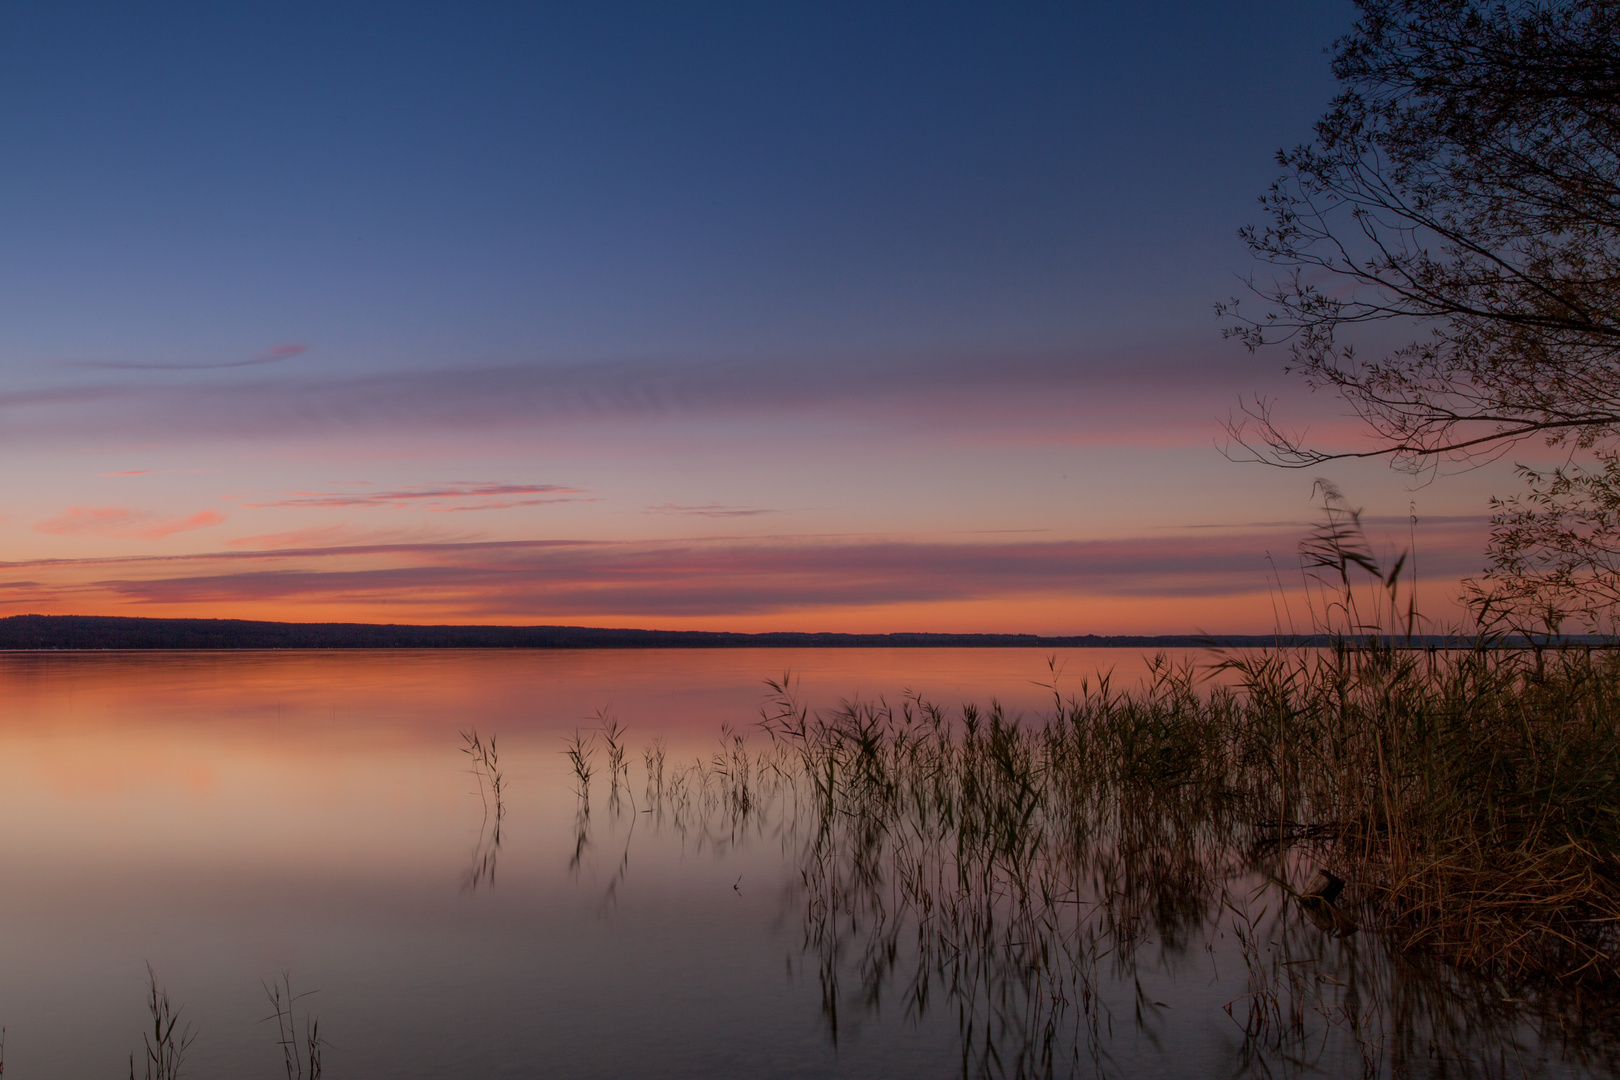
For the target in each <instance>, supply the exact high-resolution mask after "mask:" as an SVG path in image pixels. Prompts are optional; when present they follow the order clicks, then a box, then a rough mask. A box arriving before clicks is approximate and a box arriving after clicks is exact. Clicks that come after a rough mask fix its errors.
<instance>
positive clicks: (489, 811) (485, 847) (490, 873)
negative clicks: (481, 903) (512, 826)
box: [461, 729, 506, 892]
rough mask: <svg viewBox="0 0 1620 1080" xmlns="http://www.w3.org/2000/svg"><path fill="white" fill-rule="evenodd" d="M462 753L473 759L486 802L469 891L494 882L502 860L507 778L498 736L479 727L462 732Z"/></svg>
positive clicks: (466, 882) (466, 881)
mask: <svg viewBox="0 0 1620 1080" xmlns="http://www.w3.org/2000/svg"><path fill="white" fill-rule="evenodd" d="M461 752H462V753H464V754H466V755H467V756H468V758H470V759H471V761H472V768H471V770H470V771H471V772H472V774H473V778H474V779H475V780H476V781H477V783H478V798H479V801H480V802H481V803H482V804H483V808H484V816H483V819H482V820H481V821H480V822H479V826H478V841H477V842H476V843H475V844H474V845H473V853H472V863H471V865H470V866H469V867H468V869H467V873H466V876H465V877H464V879H463V886H464V887H465V888H466V889H467V891H469V892H476V891H477V890H478V889H479V887H480V886H482V885H485V884H488V885H490V886H493V885H494V884H495V870H496V867H497V866H498V864H499V862H500V854H501V823H502V822H503V821H504V820H505V819H506V797H505V791H506V778H505V776H504V775H502V773H501V758H500V752H499V750H498V748H497V746H496V737H495V736H493V735H491V736H490V737H489V739H488V740H485V739H483V738H482V737H481V736H480V735H479V734H478V731H477V729H469V730H467V731H463V732H462V733H461Z"/></svg>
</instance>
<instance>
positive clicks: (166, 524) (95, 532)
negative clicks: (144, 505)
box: [34, 506, 225, 540]
mask: <svg viewBox="0 0 1620 1080" xmlns="http://www.w3.org/2000/svg"><path fill="white" fill-rule="evenodd" d="M224 520H225V515H223V514H219V513H216V512H214V511H213V510H203V511H200V512H198V513H195V514H192V515H191V516H190V517H186V518H160V517H155V516H153V515H152V514H150V513H148V512H147V511H144V510H130V509H128V508H126V507H122V506H70V507H68V508H67V509H66V510H64V511H62V512H61V513H60V514H58V515H56V516H55V517H53V518H47V519H46V520H44V521H41V522H39V523H38V524H36V525H35V526H34V529H35V530H36V531H38V532H42V533H50V534H51V535H52V536H113V537H118V538H120V539H134V540H160V539H162V538H163V537H165V536H172V535H174V534H175V533H180V532H189V531H190V530H192V529H206V528H208V527H209V526H210V525H218V524H220V523H221V522H223V521H224Z"/></svg>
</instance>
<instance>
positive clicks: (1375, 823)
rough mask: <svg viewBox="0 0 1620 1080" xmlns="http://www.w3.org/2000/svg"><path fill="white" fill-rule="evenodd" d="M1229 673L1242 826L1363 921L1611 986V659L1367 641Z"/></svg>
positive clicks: (1435, 945)
mask: <svg viewBox="0 0 1620 1080" xmlns="http://www.w3.org/2000/svg"><path fill="white" fill-rule="evenodd" d="M1229 664H1230V666H1231V667H1232V668H1233V669H1234V670H1236V671H1237V672H1238V674H1239V675H1240V676H1241V680H1242V681H1241V694H1242V699H1241V702H1240V704H1239V705H1238V707H1237V709H1236V711H1235V712H1234V718H1235V719H1238V720H1239V723H1238V724H1237V725H1236V727H1235V728H1234V730H1233V732H1232V738H1233V740H1234V742H1235V745H1236V746H1237V752H1238V762H1237V763H1238V764H1239V765H1240V766H1241V768H1240V769H1239V770H1238V772H1237V775H1236V776H1235V779H1236V781H1237V784H1238V786H1240V787H1241V789H1242V791H1243V794H1244V798H1245V801H1246V803H1247V804H1248V805H1249V806H1251V807H1252V808H1253V809H1254V811H1255V823H1256V825H1259V826H1263V827H1271V828H1273V829H1275V830H1277V834H1278V836H1279V839H1289V838H1296V837H1298V838H1305V839H1307V840H1308V843H1309V844H1310V845H1312V846H1313V847H1314V848H1315V850H1316V851H1317V852H1318V853H1319V854H1320V857H1321V858H1323V859H1324V860H1326V861H1328V862H1329V863H1330V864H1331V865H1332V866H1334V867H1335V868H1336V869H1337V870H1338V871H1339V872H1340V873H1341V874H1342V875H1343V876H1345V877H1346V878H1347V879H1348V880H1349V881H1350V882H1351V883H1352V885H1353V886H1355V887H1356V889H1355V893H1356V894H1357V896H1358V899H1359V901H1360V903H1361V905H1362V907H1363V909H1364V910H1365V911H1366V913H1367V917H1368V918H1369V919H1371V920H1372V921H1373V922H1374V923H1375V924H1376V925H1378V926H1380V927H1382V928H1384V929H1387V930H1388V931H1390V932H1391V933H1393V934H1395V935H1396V936H1397V937H1398V938H1399V940H1400V941H1401V943H1402V944H1403V945H1404V946H1405V947H1408V948H1416V949H1423V950H1426V951H1430V952H1434V953H1436V954H1438V955H1441V956H1444V957H1445V958H1447V959H1448V960H1451V961H1453V962H1455V963H1457V964H1459V965H1460V966H1463V967H1465V968H1470V969H1475V970H1480V971H1483V972H1486V973H1488V974H1491V975H1493V976H1495V977H1499V978H1503V979H1507V980H1510V981H1511V980H1518V979H1523V978H1527V977H1529V978H1545V979H1555V980H1565V981H1568V980H1580V981H1584V982H1588V983H1597V984H1602V983H1609V984H1620V656H1617V655H1616V654H1614V653H1612V652H1608V651H1595V652H1594V651H1592V650H1589V649H1586V648H1574V647H1571V648H1565V649H1561V650H1541V651H1539V652H1533V651H1531V650H1528V649H1526V650H1510V649H1486V648H1476V649H1473V650H1469V651H1434V652H1430V651H1414V650H1405V649H1399V648H1395V647H1392V646H1390V645H1387V644H1382V643H1379V642H1376V641H1374V642H1366V643H1362V644H1360V645H1358V646H1356V647H1351V646H1348V645H1345V646H1341V647H1339V648H1336V649H1333V650H1328V651H1322V652H1303V651H1299V652H1287V651H1284V652H1277V653H1268V654H1264V655H1261V656H1258V657H1251V658H1239V659H1233V660H1231V661H1229ZM1268 803H1269V804H1270V805H1272V806H1274V807H1275V808H1276V812H1275V814H1274V815H1272V816H1271V817H1270V819H1269V820H1268V819H1267V818H1266V817H1265V815H1264V808H1265V807H1266V806H1267V804H1268Z"/></svg>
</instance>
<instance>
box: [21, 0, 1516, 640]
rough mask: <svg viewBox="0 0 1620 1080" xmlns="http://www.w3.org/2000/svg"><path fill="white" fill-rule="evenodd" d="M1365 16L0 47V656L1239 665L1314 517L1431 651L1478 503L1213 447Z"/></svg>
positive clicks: (290, 13)
mask: <svg viewBox="0 0 1620 1080" xmlns="http://www.w3.org/2000/svg"><path fill="white" fill-rule="evenodd" d="M1352 19H1353V8H1352V7H1351V5H1350V4H1348V3H1342V2H1338V0H1329V2H1322V3H1315V4H1297V3H1284V2H1256V3H1245V4H1230V5H1213V4H1207V3H1194V2H1190V0H1180V2H1163V3H1141V4H1102V3H1040V2H1031V3H1020V4H983V3H981V4H956V3H937V2H936V3H926V4H924V3H916V4H908V3H876V4H874V3H863V4H838V3H826V2H822V3H815V4H794V3H776V4H725V3H705V4H685V3H662V4H636V3H613V2H599V3H592V4H575V5H560V4H559V5H538V4H501V3H464V4H456V5H449V4H413V3H407V2H393V3H388V4H381V3H375V4H360V3H343V2H323V3H307V4H303V3H282V4H275V5H249V4H203V3H198V4H176V3H161V2H154V3H150V4H140V5H132V4H126V3H105V4H89V3H75V2H73V0H62V2H53V3H50V4H44V3H32V4H10V5H5V6H3V7H0V145H3V146H5V147H6V150H5V152H4V153H3V154H0V461H3V462H4V465H5V469H4V474H3V475H4V479H3V481H0V482H3V484H4V493H5V498H4V499H3V501H0V614H20V613H25V612H40V613H53V614H68V613H78V614H110V615H146V616H201V617H218V618H267V619H286V620H295V621H383V622H414V623H473V622H476V623H516V624H529V623H543V624H570V625H594V626H639V627H660V628H671V629H727V630H743V631H751V630H805V631H862V632H881V631H954V632H1030V633H1048V634H1085V633H1097V634H1108V633H1189V632H1194V631H1198V630H1203V631H1209V632H1226V633H1243V632H1255V633H1265V632H1269V631H1271V630H1274V629H1278V628H1280V627H1284V626H1286V625H1290V624H1292V623H1293V622H1294V621H1296V620H1299V619H1300V618H1301V617H1302V616H1301V613H1300V611H1298V610H1295V607H1296V606H1297V602H1298V597H1297V596H1295V597H1293V598H1292V601H1291V599H1290V594H1291V593H1292V592H1293V591H1294V590H1295V589H1296V586H1297V584H1298V580H1299V573H1298V570H1297V556H1296V548H1297V544H1298V541H1299V539H1300V537H1301V536H1302V535H1303V533H1304V532H1305V530H1306V529H1307V528H1308V527H1309V525H1310V524H1311V523H1312V522H1313V521H1314V520H1316V516H1317V511H1316V510H1315V509H1314V508H1313V492H1314V490H1315V488H1314V485H1315V483H1316V481H1317V480H1318V479H1327V480H1330V481H1332V482H1334V483H1336V484H1338V485H1339V486H1340V487H1341V488H1342V489H1343V490H1344V491H1345V493H1346V495H1347V496H1348V497H1349V499H1350V500H1351V502H1352V503H1353V504H1354V505H1356V506H1360V507H1365V509H1366V519H1365V520H1366V522H1367V525H1368V530H1369V533H1370V534H1371V536H1372V538H1373V544H1374V547H1375V548H1376V549H1377V550H1379V551H1380V552H1388V553H1390V554H1393V553H1395V552H1396V551H1397V550H1399V549H1402V548H1404V547H1406V546H1409V545H1414V544H1415V546H1416V549H1417V551H1418V567H1419V571H1420V578H1419V580H1420V582H1422V583H1423V585H1422V588H1423V589H1424V590H1426V591H1424V592H1423V593H1421V594H1420V601H1421V603H1422V604H1423V605H1424V606H1425V608H1426V610H1428V611H1429V612H1430V613H1431V615H1432V616H1433V617H1434V618H1436V619H1439V620H1445V619H1447V618H1452V617H1454V615H1455V612H1456V609H1455V607H1454V605H1453V603H1452V597H1453V595H1454V593H1455V591H1456V584H1455V583H1456V581H1457V580H1458V579H1459V578H1460V577H1462V576H1464V575H1467V574H1469V573H1472V572H1474V571H1477V570H1478V568H1479V567H1480V565H1481V564H1482V562H1483V554H1482V551H1483V546H1484V541H1485V536H1486V533H1487V531H1488V513H1489V509H1488V496H1489V494H1490V493H1491V492H1492V491H1494V490H1499V489H1501V488H1502V487H1503V486H1505V481H1504V477H1505V476H1506V468H1507V466H1508V465H1510V464H1511V462H1503V463H1499V464H1498V466H1496V467H1494V468H1487V469H1481V470H1475V471H1472V472H1467V473H1461V474H1458V475H1451V476H1439V477H1425V478H1418V479H1414V478H1412V477H1409V476H1406V475H1403V474H1399V473H1395V472H1392V471H1390V470H1389V469H1388V468H1387V467H1385V466H1384V465H1382V464H1378V463H1362V464H1357V465H1350V464H1333V465H1329V466H1324V467H1323V468H1321V469H1317V470H1307V471H1285V470H1278V469H1274V468H1269V467H1265V466H1258V465H1254V464H1243V463H1238V462H1234V461H1232V460H1230V459H1229V458H1228V456H1226V455H1224V454H1223V453H1222V450H1221V447H1222V445H1223V443H1224V437H1223V428H1222V422H1223V421H1224V420H1225V419H1226V418H1227V417H1228V416H1229V415H1230V414H1231V413H1232V410H1233V409H1234V408H1235V407H1237V406H1238V404H1239V402H1240V401H1241V400H1244V399H1246V398H1247V399H1252V398H1253V396H1254V395H1256V394H1265V395H1273V396H1276V397H1278V398H1279V399H1280V400H1281V401H1282V402H1283V403H1284V405H1285V406H1286V408H1287V409H1288V410H1289V411H1288V412H1287V414H1286V415H1288V416H1289V417H1290V418H1291V419H1292V420H1297V426H1299V427H1301V428H1308V429H1309V430H1310V432H1311V433H1312V436H1313V437H1314V438H1315V439H1317V440H1318V442H1319V444H1321V445H1329V446H1332V447H1335V448H1354V447H1357V446H1360V445H1365V444H1364V442H1361V441H1358V440H1363V439H1364V436H1362V435H1361V433H1360V431H1359V429H1358V428H1357V426H1356V424H1355V422H1354V420H1353V419H1351V418H1348V417H1347V416H1345V415H1344V414H1345V409H1344V406H1343V405H1342V404H1341V403H1338V402H1336V401H1334V400H1332V399H1331V398H1326V397H1319V396H1311V395H1308V394H1306V393H1305V392H1304V391H1303V390H1302V388H1301V387H1299V386H1297V385H1295V384H1294V383H1292V382H1290V381H1289V379H1288V378H1287V376H1285V375H1284V374H1283V373H1282V370H1281V368H1282V363H1283V360H1284V359H1285V358H1284V357H1283V356H1282V355H1280V354H1267V353H1260V354H1255V355H1251V354H1249V353H1247V352H1245V351H1244V349H1243V348H1242V347H1241V346H1239V345H1237V344H1235V343H1232V342H1227V341H1223V340H1222V339H1221V336H1220V332H1219V331H1220V323H1219V322H1218V320H1217V319H1216V317H1215V315H1214V310H1213V309H1214V304H1215V303H1216V302H1217V301H1220V300H1224V299H1226V298H1228V297H1230V296H1233V295H1240V294H1242V293H1243V292H1244V290H1245V285H1244V281H1243V279H1244V277H1245V276H1246V275H1248V274H1250V273H1252V272H1254V270H1255V267H1254V265H1253V264H1252V262H1251V261H1250V259H1249V256H1248V255H1247V253H1246V252H1245V250H1244V248H1243V247H1242V244H1241V243H1240V242H1239V240H1238V238H1237V230H1238V228H1239V227H1240V226H1242V225H1244V224H1246V223H1248V222H1251V221H1253V220H1255V219H1256V216H1257V213H1258V208H1257V204H1256V199H1257V196H1259V195H1260V194H1261V193H1262V192H1263V191H1264V190H1265V187H1266V185H1267V184H1268V183H1269V182H1270V181H1271V180H1272V179H1273V178H1274V175H1275V172H1276V166H1275V164H1274V154H1275V152H1276V151H1277V150H1278V149H1279V148H1281V147H1283V146H1290V145H1293V144H1295V143H1298V142H1301V141H1303V140H1305V139H1308V138H1309V135H1310V125H1311V123H1312V121H1313V120H1314V119H1315V118H1316V117H1317V116H1318V115H1320V114H1321V113H1322V112H1323V111H1324V109H1325V107H1326V105H1327V103H1328V101H1329V99H1330V98H1331V96H1332V94H1333V93H1334V90H1335V84H1334V82H1333V79H1332V76H1331V72H1330V70H1329V56H1328V53H1327V51H1326V50H1327V48H1328V46H1329V45H1330V44H1331V43H1332V41H1333V39H1334V38H1335V37H1336V36H1338V35H1340V34H1342V33H1344V32H1345V31H1346V30H1347V29H1348V28H1349V26H1350V23H1351V21H1352ZM1414 515H1415V516H1416V519H1417V525H1416V526H1415V527H1414V526H1413V525H1412V519H1413V517H1414ZM1291 604H1292V606H1291ZM1295 628H1299V627H1298V626H1297V625H1296V626H1295Z"/></svg>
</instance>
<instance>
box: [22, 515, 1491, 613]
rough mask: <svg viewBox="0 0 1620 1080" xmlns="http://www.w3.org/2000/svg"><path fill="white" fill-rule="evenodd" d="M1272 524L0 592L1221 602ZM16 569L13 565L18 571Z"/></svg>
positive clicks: (130, 561)
mask: <svg viewBox="0 0 1620 1080" xmlns="http://www.w3.org/2000/svg"><path fill="white" fill-rule="evenodd" d="M1280 539H1282V538H1281V537H1279V536H1278V534H1277V533H1275V532H1265V533H1244V534H1240V535H1228V536H1219V537H1214V536H1209V535H1207V534H1205V535H1200V536H1187V537H1156V538H1132V539H1125V540H1094V541H1066V542H1038V543H1002V544H992V543H960V544H953V543H909V542H901V541H893V540H830V539H816V538H805V537H794V538H780V539H771V540H749V541H741V540H735V539H715V540H707V541H695V542H680V543H670V542H658V543H648V542H641V543H630V542H626V543H619V542H600V541H544V540H536V541H512V542H500V543H438V544H378V545H366V546H355V547H335V548H301V549H291V550H280V551H226V552H215V553H208V554H202V555H189V556H183V555H182V556H157V557H141V558H121V559H100V560H97V559H86V560H38V561H33V562H28V563H11V564H6V565H7V566H8V568H9V569H10V570H11V571H12V573H13V574H14V575H16V577H15V578H14V579H13V580H12V581H9V582H3V583H0V602H4V603H5V604H6V605H7V606H10V607H13V608H15V606H16V605H18V604H27V603H30V602H37V601H38V600H40V599H41V598H46V597H56V598H58V599H63V600H66V599H69V598H71V597H75V596H77V597H80V598H85V599H89V598H93V597H100V598H104V599H116V600H117V601H119V602H120V603H122V604H137V605H192V604H207V605H219V606H220V607H221V609H222V610H229V609H231V608H230V605H250V604H256V603H257V604H263V603H298V604H310V603H328V604H332V603H335V604H346V605H353V606H365V607H372V608H377V607H381V608H389V607H398V608H400V609H402V610H403V609H406V608H408V609H410V610H411V612H412V613H413V614H412V616H411V617H412V618H421V617H423V616H422V614H421V613H423V612H427V613H430V614H431V615H432V616H433V617H436V618H445V619H455V618H462V619H465V618H473V619H480V618H481V619H513V618H520V619H534V620H536V621H545V620H547V619H549V618H555V617H559V616H567V615H575V616H578V615H600V616H646V617H657V616H660V615H667V616H694V615H742V614H763V613H773V612H782V611H793V610H807V609H817V608H849V607H866V606H882V605H889V604H904V603H918V602H932V601H950V600H974V599H985V598H994V597H1000V596H1008V597H1013V596H1025V597H1027V596H1031V595H1039V596H1052V595H1073V596H1076V597H1083V596H1113V597H1144V598H1146V597H1161V598H1162V597H1189V598H1190V597H1221V596H1241V595H1252V594H1255V593H1258V592H1263V591H1265V590H1266V589H1267V588H1268V587H1270V585H1271V583H1272V581H1273V579H1271V578H1270V576H1269V575H1270V574H1271V570H1270V567H1269V564H1268V562H1267V559H1266V551H1267V549H1268V548H1271V549H1273V550H1277V549H1278V548H1279V547H1280V548H1281V550H1282V551H1287V550H1290V549H1291V546H1292V544H1291V541H1290V540H1283V543H1282V544H1281V545H1279V543H1278V541H1279V540H1280ZM1426 542H1428V543H1430V544H1431V545H1432V546H1430V547H1429V548H1428V550H1426V551H1425V553H1424V566H1425V572H1426V573H1428V574H1430V575H1436V576H1439V577H1441V578H1445V577H1447V576H1449V577H1451V578H1452V579H1455V577H1456V576H1460V575H1461V574H1465V573H1467V572H1469V571H1470V570H1472V569H1474V568H1475V566H1476V565H1477V561H1478V555H1477V550H1478V547H1477V532H1476V530H1475V529H1474V528H1461V527H1460V526H1459V527H1457V528H1455V529H1453V530H1449V531H1441V532H1439V533H1436V534H1432V535H1430V536H1429V537H1426ZM18 571H23V573H21V574H19V573H18Z"/></svg>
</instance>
